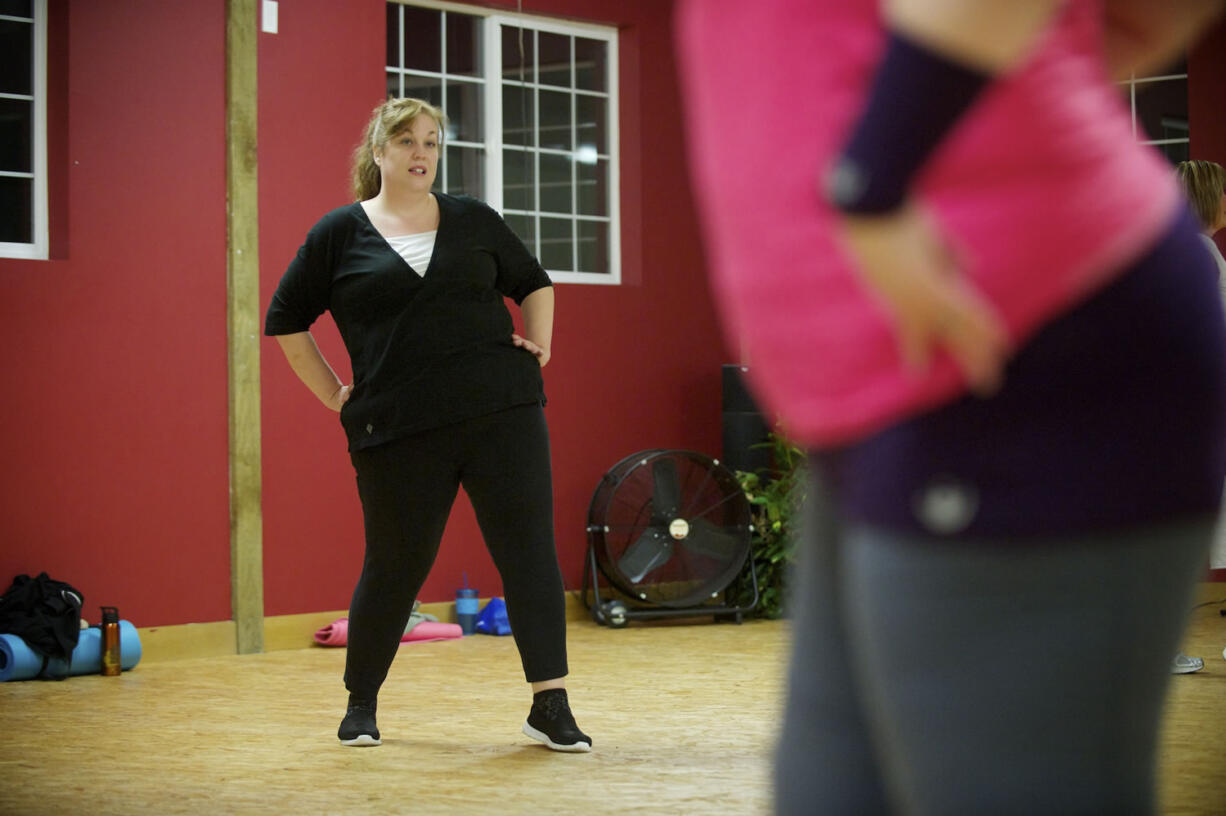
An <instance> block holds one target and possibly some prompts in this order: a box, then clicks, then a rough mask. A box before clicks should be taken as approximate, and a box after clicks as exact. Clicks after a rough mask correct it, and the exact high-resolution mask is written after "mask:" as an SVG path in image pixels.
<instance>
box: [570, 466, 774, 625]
mask: <svg viewBox="0 0 1226 816" xmlns="http://www.w3.org/2000/svg"><path fill="white" fill-rule="evenodd" d="M588 529H589V530H591V531H593V546H594V548H595V555H596V562H597V564H598V565H599V568H600V571H601V573H602V574H603V575H604V576H605V578H606V579H607V580H608V581H609V582H610V583H611V584H612V585H613V586H615V587H617V589H619V590H620V591H622V592H623V593H625V594H626V595H628V596H630V597H632V598H637V599H639V600H641V601H645V602H647V603H651V604H656V605H660V606H664V607H671V608H681V607H691V606H695V605H697V604H700V603H702V602H704V601H707V600H709V599H710V598H711V597H713V596H717V595H718V594H719V592H720V591H722V590H723V589H724V588H726V587H727V586H728V584H730V583H731V582H732V580H733V579H734V578H735V577H736V576H737V574H738V573H739V572H740V571H741V568H742V566H744V563H745V559H746V558H747V557H748V555H749V536H750V508H749V502H748V500H747V499H746V497H745V493H744V491H743V490H742V489H741V486H740V484H739V483H738V482H737V480H736V477H735V476H734V475H733V474H732V473H731V472H730V471H729V470H728V469H727V468H725V467H723V466H722V465H720V464H719V463H718V462H716V461H715V460H713V459H711V458H709V457H706V456H703V455H702V454H699V453H694V452H692V451H678V450H648V451H641V452H639V453H636V454H633V455H631V456H628V457H626V458H625V459H623V460H622V461H620V462H618V463H617V464H616V465H614V466H613V468H611V469H610V470H609V472H608V473H607V474H606V475H605V477H604V478H603V479H602V480H601V483H600V485H599V486H598V487H597V489H596V493H595V495H593V497H592V504H591V508H590V510H589V513H588Z"/></svg>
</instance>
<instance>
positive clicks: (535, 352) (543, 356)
mask: <svg viewBox="0 0 1226 816" xmlns="http://www.w3.org/2000/svg"><path fill="white" fill-rule="evenodd" d="M511 342H512V343H514V344H515V345H516V346H518V347H520V348H521V349H523V350H524V351H527V352H531V353H532V356H533V357H535V358H536V361H537V362H538V363H540V364H541V368H544V367H545V364H546V363H548V362H549V349H545V348H541V347H540V346H538V345H537V344H536V343H533V342H532V341H531V340H529V339H528V338H526V337H520V336H519V335H518V334H512V335H511Z"/></svg>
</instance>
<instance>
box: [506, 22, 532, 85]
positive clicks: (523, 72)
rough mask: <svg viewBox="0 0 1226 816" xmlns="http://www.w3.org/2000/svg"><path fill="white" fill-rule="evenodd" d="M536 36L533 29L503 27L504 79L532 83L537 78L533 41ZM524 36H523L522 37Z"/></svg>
mask: <svg viewBox="0 0 1226 816" xmlns="http://www.w3.org/2000/svg"><path fill="white" fill-rule="evenodd" d="M535 34H536V32H535V31H533V30H532V29H524V28H512V27H511V26H503V27H502V78H503V79H518V80H520V81H521V82H531V81H532V80H533V78H534V77H535V76H536V72H535V71H533V69H532V66H533V65H534V64H535V58H534V57H533V49H532V41H533V37H534V35H535ZM521 35H522V36H521Z"/></svg>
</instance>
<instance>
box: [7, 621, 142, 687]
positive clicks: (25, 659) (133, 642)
mask: <svg viewBox="0 0 1226 816" xmlns="http://www.w3.org/2000/svg"><path fill="white" fill-rule="evenodd" d="M140 658H141V645H140V634H139V633H137V631H136V627H135V626H133V625H132V624H131V622H129V621H126V620H121V621H120V622H119V665H120V667H121V668H122V669H123V670H124V671H127V670H128V669H130V668H132V667H133V666H135V665H136V664H137V663H139V662H140ZM42 669H43V656H42V654H40V653H39V652H36V651H34V650H33V649H31V648H30V646H29V644H27V643H26V642H25V641H24V640H22V639H21V638H20V637H18V636H17V635H7V634H6V635H0V683H4V682H7V681H9V680H29V679H31V678H33V677H38V675H39V673H40V672H41V671H42ZM101 670H102V630H101V629H99V628H98V627H97V626H91V627H89V628H88V629H82V630H81V634H80V636H79V637H78V639H77V646H76V648H75V649H73V650H72V660H71V662H70V661H68V660H65V659H63V658H53V659H51V660H48V661H47V675H48V676H50V677H63V676H65V675H69V676H72V675H77V674H98V673H99V672H100V671H101Z"/></svg>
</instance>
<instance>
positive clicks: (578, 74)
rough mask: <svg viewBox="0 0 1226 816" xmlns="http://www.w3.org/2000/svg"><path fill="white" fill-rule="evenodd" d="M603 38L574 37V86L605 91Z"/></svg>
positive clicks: (604, 44)
mask: <svg viewBox="0 0 1226 816" xmlns="http://www.w3.org/2000/svg"><path fill="white" fill-rule="evenodd" d="M607 51H608V45H607V44H606V43H605V41H604V40H589V39H587V38H586V37H575V87H576V88H579V89H581V90H585V91H607V90H608V87H607V86H606V83H605V74H607V73H608V65H607V63H606V60H605V54H606V52H607Z"/></svg>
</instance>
